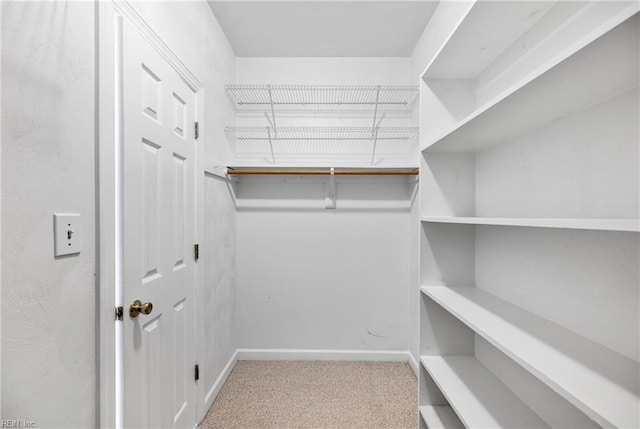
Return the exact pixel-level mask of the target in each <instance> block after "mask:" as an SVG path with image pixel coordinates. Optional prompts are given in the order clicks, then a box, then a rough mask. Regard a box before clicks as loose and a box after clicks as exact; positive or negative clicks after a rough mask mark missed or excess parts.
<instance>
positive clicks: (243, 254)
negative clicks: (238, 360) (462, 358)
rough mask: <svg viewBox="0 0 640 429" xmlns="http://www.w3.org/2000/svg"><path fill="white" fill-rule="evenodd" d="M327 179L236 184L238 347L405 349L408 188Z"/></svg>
mask: <svg viewBox="0 0 640 429" xmlns="http://www.w3.org/2000/svg"><path fill="white" fill-rule="evenodd" d="M322 179H324V180H322ZM325 181H326V177H325V178H316V179H310V178H303V179H300V178H298V179H296V178H288V179H284V180H281V181H273V182H272V183H264V181H263V182H262V183H249V182H248V181H244V182H243V183H241V184H240V185H239V186H238V204H239V205H240V206H242V205H243V204H244V203H245V202H248V200H250V199H251V198H255V200H253V201H254V202H255V204H252V205H251V208H248V209H247V210H242V209H240V211H239V212H238V316H239V340H238V341H239V347H241V348H258V349H313V350H323V349H324V350H365V351H368V350H394V351H406V350H408V348H409V337H408V334H409V326H408V317H407V314H408V308H407V304H408V297H407V294H408V271H407V263H408V262H407V261H408V247H409V236H408V234H407V232H408V230H409V226H408V222H409V203H408V201H409V199H410V195H409V193H410V185H409V184H408V183H407V182H406V181H405V180H404V179H403V180H389V179H379V180H371V179H369V180H366V181H363V180H360V181H359V183H358V182H354V181H344V182H340V181H339V182H338V184H337V187H338V190H337V209H335V210H326V209H324V208H322V207H321V205H322V203H323V201H324V182H325ZM350 182H351V183H350ZM260 198H262V200H261V201H260V200H259V199H260ZM314 203H317V205H316V207H315V208H313V207H311V206H312V205H314ZM318 206H320V207H318Z"/></svg>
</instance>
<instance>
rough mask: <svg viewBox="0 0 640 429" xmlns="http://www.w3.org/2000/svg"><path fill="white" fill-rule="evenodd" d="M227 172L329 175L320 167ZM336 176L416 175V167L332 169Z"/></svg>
mask: <svg viewBox="0 0 640 429" xmlns="http://www.w3.org/2000/svg"><path fill="white" fill-rule="evenodd" d="M227 174H229V175H256V174H269V175H308V176H310V175H317V176H318V175H319V176H322V175H325V176H329V175H331V169H330V168H326V169H320V168H298V169H282V170H279V169H273V168H246V169H234V168H228V169H227ZM333 174H335V175H336V176H417V175H418V169H417V168H390V169H381V168H369V169H366V168H362V169H357V168H356V169H351V168H345V169H342V170H338V169H334V173H333Z"/></svg>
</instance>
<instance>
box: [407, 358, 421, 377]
mask: <svg viewBox="0 0 640 429" xmlns="http://www.w3.org/2000/svg"><path fill="white" fill-rule="evenodd" d="M407 354H408V355H409V366H410V367H411V369H412V370H413V373H414V374H415V375H416V378H419V372H420V364H419V363H418V361H417V360H416V358H415V357H414V356H413V353H411V352H407Z"/></svg>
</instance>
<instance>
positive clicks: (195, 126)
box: [193, 122, 200, 140]
mask: <svg viewBox="0 0 640 429" xmlns="http://www.w3.org/2000/svg"><path fill="white" fill-rule="evenodd" d="M193 130H194V131H193V132H194V136H195V139H196V140H198V137H200V122H196V123H194V124H193Z"/></svg>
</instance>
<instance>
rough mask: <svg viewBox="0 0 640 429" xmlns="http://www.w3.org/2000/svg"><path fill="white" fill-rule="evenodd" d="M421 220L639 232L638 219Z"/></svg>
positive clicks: (427, 218)
mask: <svg viewBox="0 0 640 429" xmlns="http://www.w3.org/2000/svg"><path fill="white" fill-rule="evenodd" d="M422 221H423V222H428V223H453V224H467V225H497V226H521V227H531V228H560V229H584V230H594V231H626V232H640V219H562V218H498V217H457V216H456V217H453V216H451V217H445V216H424V217H423V218H422Z"/></svg>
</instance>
